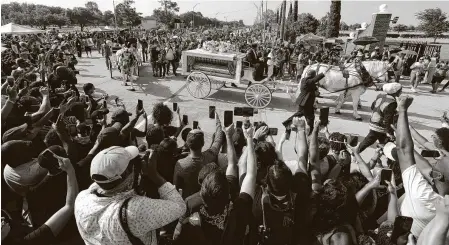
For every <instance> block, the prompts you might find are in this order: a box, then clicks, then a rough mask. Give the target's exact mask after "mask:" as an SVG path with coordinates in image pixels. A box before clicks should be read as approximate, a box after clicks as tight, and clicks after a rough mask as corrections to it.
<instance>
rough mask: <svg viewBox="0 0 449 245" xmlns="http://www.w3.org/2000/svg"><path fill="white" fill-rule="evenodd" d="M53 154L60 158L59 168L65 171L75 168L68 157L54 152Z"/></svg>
mask: <svg viewBox="0 0 449 245" xmlns="http://www.w3.org/2000/svg"><path fill="white" fill-rule="evenodd" d="M53 156H54V157H55V158H56V159H58V163H59V168H60V169H61V170H62V171H64V172H69V171H72V170H73V165H72V163H71V162H70V160H69V159H68V158H65V157H60V156H58V155H55V154H53Z"/></svg>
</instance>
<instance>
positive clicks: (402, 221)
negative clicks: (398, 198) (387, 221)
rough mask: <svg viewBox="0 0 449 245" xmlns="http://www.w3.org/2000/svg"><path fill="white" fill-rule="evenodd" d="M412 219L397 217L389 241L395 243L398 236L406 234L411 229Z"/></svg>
mask: <svg viewBox="0 0 449 245" xmlns="http://www.w3.org/2000/svg"><path fill="white" fill-rule="evenodd" d="M412 224H413V218H411V217H407V216H397V217H396V219H395V220H394V225H393V232H392V233H391V237H390V240H391V241H396V240H397V239H398V237H399V236H402V235H404V234H407V233H408V232H410V229H411V228H412Z"/></svg>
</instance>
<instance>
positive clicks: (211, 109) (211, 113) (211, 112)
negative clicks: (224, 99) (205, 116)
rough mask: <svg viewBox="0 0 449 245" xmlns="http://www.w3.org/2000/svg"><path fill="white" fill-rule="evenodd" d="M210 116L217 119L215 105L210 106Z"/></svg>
mask: <svg viewBox="0 0 449 245" xmlns="http://www.w3.org/2000/svg"><path fill="white" fill-rule="evenodd" d="M209 118H210V119H215V106H209Z"/></svg>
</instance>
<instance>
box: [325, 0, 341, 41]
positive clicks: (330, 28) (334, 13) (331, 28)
mask: <svg viewBox="0 0 449 245" xmlns="http://www.w3.org/2000/svg"><path fill="white" fill-rule="evenodd" d="M340 11H341V1H340V0H332V3H331V7H330V12H329V18H328V25H327V33H326V34H327V35H326V37H338V34H339V32H340V20H341V14H340Z"/></svg>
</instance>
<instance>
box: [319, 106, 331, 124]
mask: <svg viewBox="0 0 449 245" xmlns="http://www.w3.org/2000/svg"><path fill="white" fill-rule="evenodd" d="M320 122H321V123H320V124H321V125H322V126H326V125H327V124H329V107H324V108H321V109H320Z"/></svg>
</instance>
